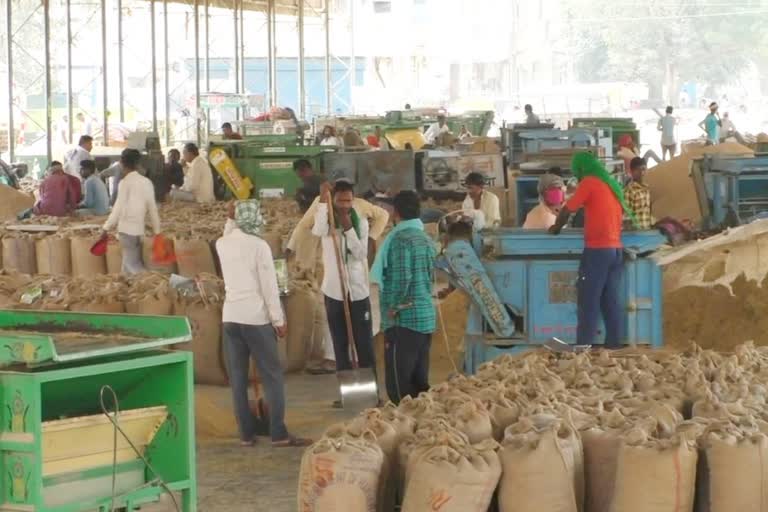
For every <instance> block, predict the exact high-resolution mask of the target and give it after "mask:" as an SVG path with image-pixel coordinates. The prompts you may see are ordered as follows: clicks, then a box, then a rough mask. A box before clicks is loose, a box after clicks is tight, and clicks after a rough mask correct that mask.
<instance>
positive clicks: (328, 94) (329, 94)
mask: <svg viewBox="0 0 768 512" xmlns="http://www.w3.org/2000/svg"><path fill="white" fill-rule="evenodd" d="M330 3H331V2H330V0H325V20H324V21H325V105H326V109H327V114H328V115H331V114H332V113H333V105H332V103H333V90H332V89H333V87H332V85H331V6H330Z"/></svg>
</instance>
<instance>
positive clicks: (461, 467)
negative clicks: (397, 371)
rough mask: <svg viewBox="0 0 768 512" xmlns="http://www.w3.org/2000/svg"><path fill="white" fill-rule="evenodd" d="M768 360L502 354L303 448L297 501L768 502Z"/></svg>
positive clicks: (598, 507) (579, 506)
mask: <svg viewBox="0 0 768 512" xmlns="http://www.w3.org/2000/svg"><path fill="white" fill-rule="evenodd" d="M767 367H768V349H765V348H755V347H754V346H753V345H751V344H745V345H741V346H739V347H736V348H735V349H734V350H733V352H731V353H728V354H722V353H718V352H714V351H703V350H701V349H699V348H698V347H692V348H691V349H690V350H689V351H686V352H674V351H670V350H664V351H662V350H636V349H627V350H623V351H616V352H610V351H596V352H589V353H581V354H555V353H551V352H548V351H532V352H528V353H525V354H522V355H520V356H509V355H506V356H502V357H500V358H498V359H497V360H496V361H493V362H491V363H486V364H485V365H483V366H482V367H481V368H480V369H479V370H478V372H477V375H475V376H466V377H465V376H460V377H454V378H452V379H451V380H449V381H448V382H446V383H443V384H441V385H438V386H435V387H433V388H432V389H431V390H430V391H429V392H427V393H423V394H422V395H420V396H419V397H417V398H410V397H406V398H405V399H403V401H402V402H401V403H400V405H399V406H397V407H395V406H394V405H392V404H388V405H386V406H384V407H383V408H381V409H378V410H370V411H365V412H364V413H362V414H361V415H360V416H358V417H357V418H355V419H353V420H352V421H350V422H348V423H345V424H340V425H335V426H333V427H331V428H329V429H328V431H327V432H326V435H325V436H324V438H323V439H321V440H320V441H319V442H318V443H316V444H315V445H314V446H312V447H310V448H309V449H307V451H306V452H305V454H304V458H303V460H302V467H301V471H300V473H301V474H300V478H299V489H298V502H299V506H300V507H304V509H312V510H315V511H316V512H330V511H332V510H336V509H335V508H334V507H335V504H336V503H338V500H339V499H343V500H344V502H345V503H354V507H351V508H349V510H358V511H365V512H391V511H393V510H394V505H393V503H392V499H391V497H392V496H393V495H394V496H398V497H399V498H400V500H401V501H402V503H403V508H402V510H404V511H413V512H417V511H423V510H441V511H443V512H466V511H469V512H486V511H487V509H488V507H489V505H490V503H491V499H492V496H493V495H494V491H495V492H496V494H497V495H498V497H499V510H500V512H517V511H520V512H523V511H529V510H539V511H544V512H546V511H553V512H554V511H567V512H578V511H581V510H588V511H590V512H591V511H597V512H609V511H618V510H621V511H631V512H640V511H642V512H664V511H669V510H675V511H681V512H682V511H686V512H691V511H692V510H693V507H694V496H696V498H695V500H696V502H697V503H699V504H700V506H702V507H705V508H702V510H715V508H712V507H714V506H715V504H722V503H725V502H726V500H736V501H737V502H738V503H740V504H742V505H743V506H742V509H754V510H761V511H762V510H764V508H754V507H756V506H757V505H758V504H759V503H761V501H760V500H761V499H762V498H761V496H762V494H763V492H764V482H765V481H766V479H767V478H768V469H765V468H763V467H762V465H761V464H760V463H754V460H753V459H755V460H760V458H761V457H763V456H766V455H768V435H767V434H768V387H766V386H765V378H766V370H765V368H767ZM352 460H355V461H357V464H351V461H352ZM739 463H741V464H747V463H748V464H749V466H748V467H743V466H739V465H738V464H739ZM342 473H343V475H342ZM736 473H738V475H736ZM735 481H738V482H739V490H738V491H737V492H734V488H733V485H734V482H735ZM383 490H386V492H387V493H388V494H386V493H384V492H383ZM763 505H765V504H764V503H763ZM430 507H432V508H430ZM726 509H727V507H726V508H723V510H726Z"/></svg>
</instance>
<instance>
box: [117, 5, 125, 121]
mask: <svg viewBox="0 0 768 512" xmlns="http://www.w3.org/2000/svg"><path fill="white" fill-rule="evenodd" d="M123 81H124V77H123V0H117V95H118V97H119V98H120V122H121V123H123V122H125V102H124V101H123V96H125V91H124V90H123V85H124V84H123Z"/></svg>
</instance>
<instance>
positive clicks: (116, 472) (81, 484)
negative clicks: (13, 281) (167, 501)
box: [0, 310, 197, 512]
mask: <svg viewBox="0 0 768 512" xmlns="http://www.w3.org/2000/svg"><path fill="white" fill-rule="evenodd" d="M190 339H191V330H190V326H189V322H188V321H187V319H186V318H183V317H154V316H140V315H105V314H91V313H69V312H50V311H6V310H0V365H2V369H1V370H0V400H2V403H0V471H2V483H1V484H0V511H35V512H81V511H98V512H108V511H110V510H113V509H115V510H117V509H124V510H129V511H130V510H135V509H136V508H137V507H139V506H141V505H142V504H146V503H150V502H154V501H157V500H159V499H160V498H161V497H162V495H163V494H171V493H173V494H172V498H171V499H172V500H173V501H175V502H176V504H177V506H178V509H179V510H182V511H184V512H194V511H195V510H196V508H197V505H196V501H197V497H196V477H195V432H194V404H193V397H194V386H193V369H192V368H193V367H192V354H191V353H190V352H185V351H169V350H164V348H167V347H168V346H170V345H173V344H177V343H183V342H186V341H189V340H190ZM115 411H117V412H115ZM115 425H117V427H115Z"/></svg>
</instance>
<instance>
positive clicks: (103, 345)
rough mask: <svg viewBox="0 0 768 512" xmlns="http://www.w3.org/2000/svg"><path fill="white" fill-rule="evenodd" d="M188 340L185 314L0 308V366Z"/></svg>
mask: <svg viewBox="0 0 768 512" xmlns="http://www.w3.org/2000/svg"><path fill="white" fill-rule="evenodd" d="M191 339H192V329H191V327H190V325H189V321H188V320H187V319H186V318H185V317H175V316H149V315H125V314H119V315H117V314H103V313H73V312H66V311H18V310H0V367H4V366H10V365H13V364H19V363H22V364H27V365H38V364H44V363H53V362H67V361H78V360H82V359H90V358H96V357H104V356H111V355H118V354H126V353H130V352H137V351H142V350H149V349H154V348H159V347H165V346H168V345H175V344H177V343H185V342H187V341H190V340H191Z"/></svg>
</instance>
